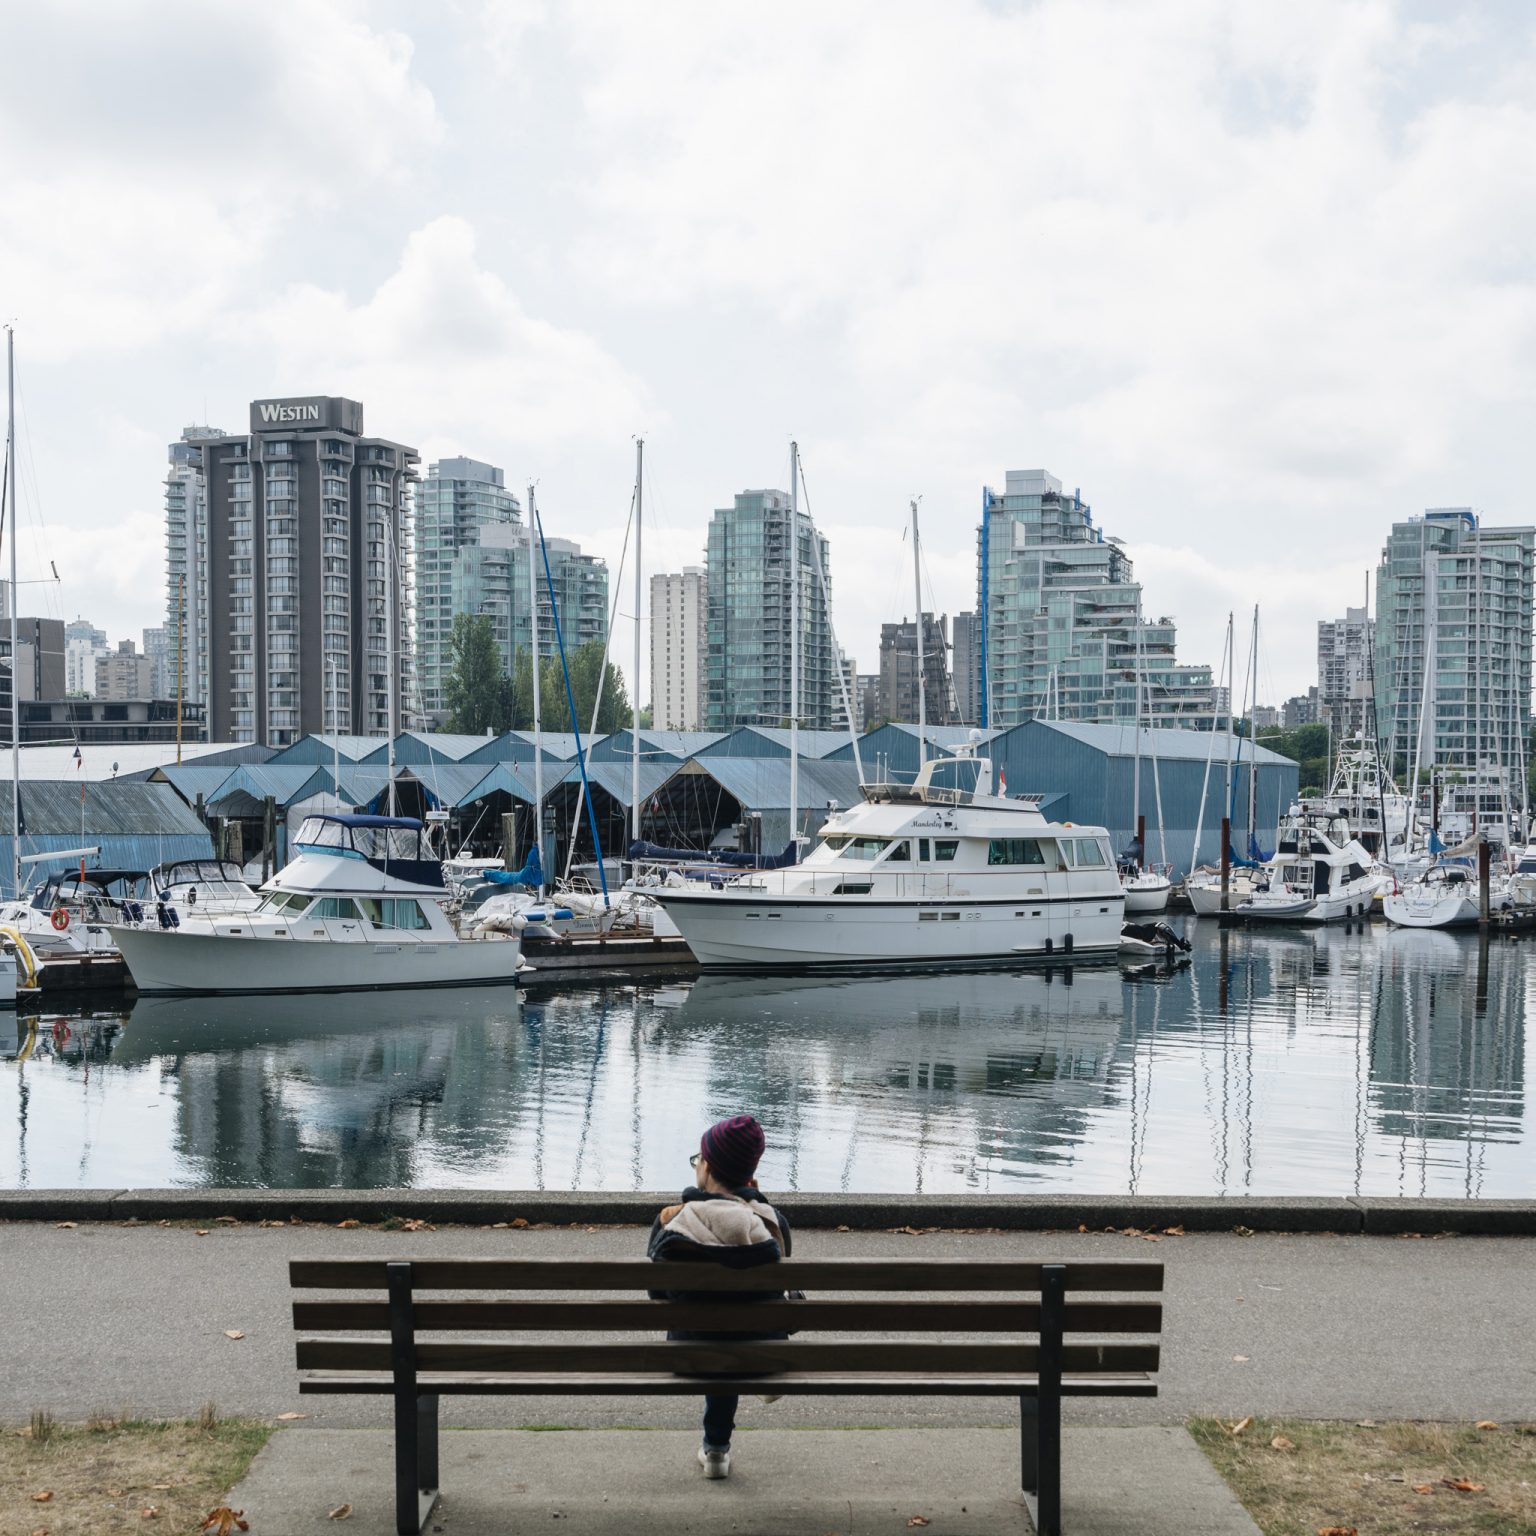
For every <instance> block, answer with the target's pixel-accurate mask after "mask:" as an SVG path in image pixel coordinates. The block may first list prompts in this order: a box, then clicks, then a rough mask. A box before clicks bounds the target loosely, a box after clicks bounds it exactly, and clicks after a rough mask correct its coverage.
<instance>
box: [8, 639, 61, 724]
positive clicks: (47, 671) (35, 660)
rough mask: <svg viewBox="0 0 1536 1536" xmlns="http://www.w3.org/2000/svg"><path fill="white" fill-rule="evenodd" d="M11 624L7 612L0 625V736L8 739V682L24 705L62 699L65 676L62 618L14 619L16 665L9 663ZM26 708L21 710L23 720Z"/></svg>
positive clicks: (9, 698) (9, 702)
mask: <svg viewBox="0 0 1536 1536" xmlns="http://www.w3.org/2000/svg"><path fill="white" fill-rule="evenodd" d="M10 657H11V625H10V618H9V615H7V616H6V622H5V623H4V624H0V739H3V740H7V741H8V740H9V739H10V731H11V683H12V679H13V678H14V679H15V683H16V692H17V694H18V695H19V696H20V698H21V702H22V703H23V704H27V703H29V702H31V701H33V700H39V699H62V698H63V697H64V682H65V677H66V675H67V674H66V670H65V659H64V621H63V620H62V619H38V618H31V619H29V618H25V617H22V616H20V615H18V616H17V619H16V664H15V665H14V666H12V665H11V659H10ZM25 718H26V711H25V710H23V711H22V719H23V721H25Z"/></svg>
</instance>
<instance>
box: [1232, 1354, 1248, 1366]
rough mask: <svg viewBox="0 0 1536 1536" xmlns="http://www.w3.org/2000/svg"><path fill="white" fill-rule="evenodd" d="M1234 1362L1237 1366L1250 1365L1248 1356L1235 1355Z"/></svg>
mask: <svg viewBox="0 0 1536 1536" xmlns="http://www.w3.org/2000/svg"><path fill="white" fill-rule="evenodd" d="M1232 1360H1233V1363H1234V1364H1236V1365H1247V1364H1248V1356H1247V1355H1233V1356H1232Z"/></svg>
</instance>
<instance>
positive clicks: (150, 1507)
mask: <svg viewBox="0 0 1536 1536" xmlns="http://www.w3.org/2000/svg"><path fill="white" fill-rule="evenodd" d="M159 1518H160V1506H159V1505H158V1504H147V1505H145V1507H144V1508H143V1509H141V1510H140V1511H139V1519H140V1520H158V1519H159Z"/></svg>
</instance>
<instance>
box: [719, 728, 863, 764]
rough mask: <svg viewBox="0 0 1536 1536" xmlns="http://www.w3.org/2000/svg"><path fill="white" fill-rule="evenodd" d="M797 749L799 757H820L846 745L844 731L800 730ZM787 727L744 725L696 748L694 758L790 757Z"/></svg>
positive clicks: (846, 738) (846, 739) (845, 732)
mask: <svg viewBox="0 0 1536 1536" xmlns="http://www.w3.org/2000/svg"><path fill="white" fill-rule="evenodd" d="M799 737H800V740H799V750H800V756H801V757H802V758H821V757H826V756H827V755H828V754H829V753H832V752H835V751H837V749H838V748H839V747H846V746H848V744H849V743H848V733H847V731H801V732H800V733H799ZM789 738H790V732H789V727H788V726H779V725H744V726H742V727H741V728H740V729H738V730H734V731H732V732H730V733H729V734H728V735H725V736H722V737H720V738H719V740H718V741H715V742H712V743H711V744H710V745H709V746H707V747H703V748H700V749H698V750H697V751H695V752H694V753H693V754H692V755H693V756H695V757H738V758H739V757H784V758H787V757H788V756H789Z"/></svg>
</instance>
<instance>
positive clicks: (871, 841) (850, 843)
mask: <svg viewBox="0 0 1536 1536" xmlns="http://www.w3.org/2000/svg"><path fill="white" fill-rule="evenodd" d="M840 841H841V843H842V849H841V852H840V853H839V855H838V857H839V858H844V859H862V860H863V861H864V862H865V863H866V864H869V863H873V862H874V861H875V860H876V859H878V858H879V857H880V855H881V854H882V853H884V852H885V850H886V849H887V848H889V847H890V846H891V840H890V838H888V837H848V838H842V839H840ZM829 846H830V840H829Z"/></svg>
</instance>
